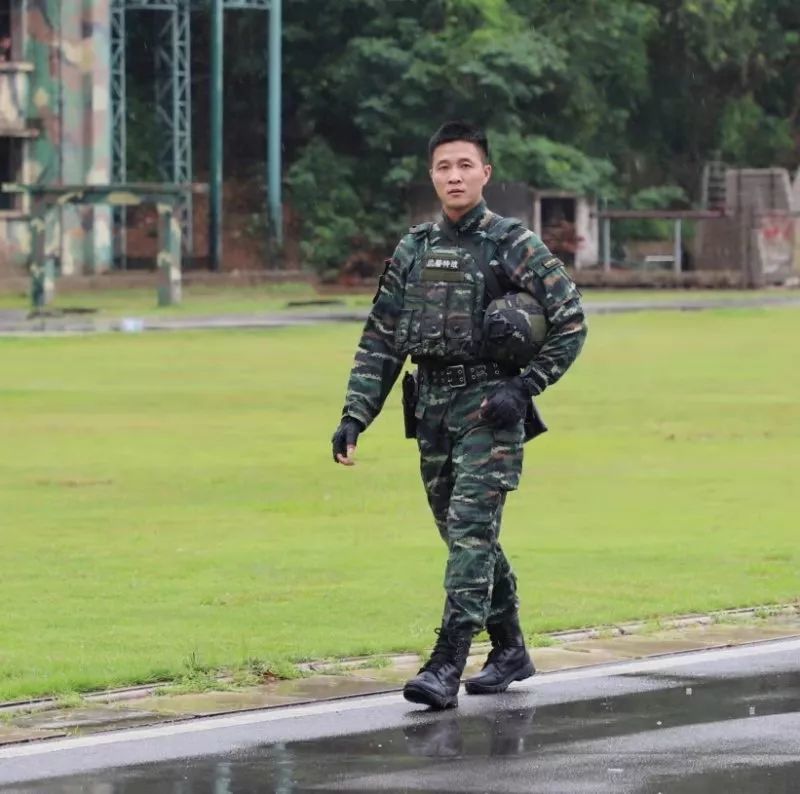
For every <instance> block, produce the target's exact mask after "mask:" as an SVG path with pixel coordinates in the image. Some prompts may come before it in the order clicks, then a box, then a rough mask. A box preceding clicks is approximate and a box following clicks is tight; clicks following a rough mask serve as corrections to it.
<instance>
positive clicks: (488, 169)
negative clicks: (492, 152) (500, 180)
mask: <svg viewBox="0 0 800 794" xmlns="http://www.w3.org/2000/svg"><path fill="white" fill-rule="evenodd" d="M483 176H484V179H483V184H484V185H485V184H486V183H487V182H488V181H489V180H490V179H491V178H492V166H491V165H490V164H489V163H486V164H485V165H484V166H483Z"/></svg>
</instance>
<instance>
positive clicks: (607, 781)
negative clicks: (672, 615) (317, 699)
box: [13, 672, 800, 794]
mask: <svg viewBox="0 0 800 794" xmlns="http://www.w3.org/2000/svg"><path fill="white" fill-rule="evenodd" d="M663 685H665V686H666V687H667V688H664V689H659V690H655V691H646V692H643V693H633V694H623V695H618V696H607V697H598V698H595V699H592V700H583V701H577V702H570V703H560V704H546V705H540V706H538V707H534V706H532V705H531V701H532V700H534V699H535V695H531V693H529V692H516V693H515V692H509V693H507V694H506V695H505V696H498V697H496V698H494V699H493V700H492V701H491V706H494V710H490V711H487V712H486V713H485V714H482V715H479V716H464V715H462V714H459V712H458V711H450V712H445V713H434V712H426V711H413V710H411V709H409V714H408V719H407V720H406V722H405V724H404V725H403V726H402V727H400V728H394V729H390V730H382V731H377V732H372V733H361V734H355V735H347V736H339V737H333V738H327V739H320V740H313V741H305V742H295V743H290V744H273V745H268V746H263V747H259V748H254V749H248V750H247V751H243V752H240V753H232V754H229V755H226V756H217V757H212V758H206V759H192V760H189V761H180V762H170V763H164V764H153V765H147V766H140V767H131V768H126V769H124V770H107V771H102V772H98V773H95V774H92V775H82V776H79V777H75V778H70V779H61V780H54V781H51V782H49V783H45V784H42V783H40V784H36V785H30V786H22V787H15V788H14V789H13V791H14V792H18V794H29V793H31V792H34V791H35V792H72V791H83V792H90V793H91V794H95V793H97V794H100V792H102V794H131V793H132V792H145V791H147V792H155V793H156V794H159V793H160V792H164V794H167V792H169V794H173V793H175V794H177V792H181V794H196V793H197V792H204V793H205V792H209V794H233V793H234V792H249V791H265V792H280V794H295V792H302V791H382V792H393V791H398V792H399V791H415V790H416V791H427V792H431V791H437V792H445V791H458V792H470V791H505V792H518V791H519V792H523V791H525V792H535V791H548V792H550V791H570V792H572V791H592V792H629V791H630V792H645V791H647V792H657V791H664V792H665V794H666V792H680V794H693V793H694V792H703V793H704V794H706V793H707V792H718V791H724V792H726V794H732V793H733V792H775V793H776V794H777V793H778V792H781V794H783V793H784V792H785V793H787V794H788V792H794V791H800V673H798V672H785V673H777V674H771V675H764V676H760V677H754V678H739V679H725V680H709V679H706V678H700V677H698V678H691V677H688V678H681V679H679V680H678V679H668V680H667V681H664V682H663ZM489 703H490V701H488V700H487V704H489ZM753 720H761V722H758V723H753V722H752V721H753ZM755 725H757V726H758V727H756V728H754V726H755Z"/></svg>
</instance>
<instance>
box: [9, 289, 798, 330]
mask: <svg viewBox="0 0 800 794" xmlns="http://www.w3.org/2000/svg"><path fill="white" fill-rule="evenodd" d="M584 305H585V308H586V311H587V313H588V314H590V315H591V314H621V313H627V312H643V311H647V312H652V311H702V310H708V309H747V308H768V307H800V294H781V295H774V296H773V295H757V296H753V297H752V298H748V297H741V298H726V297H724V296H721V297H719V298H703V299H698V300H691V299H690V298H688V297H687V298H682V299H676V300H664V301H657V300H651V301H600V300H589V301H586V302H585V304H584ZM368 312H369V309H368V308H361V309H350V310H340V311H330V310H320V311H313V312H308V311H306V312H296V311H285V312H264V313H263V314H262V313H259V314H219V315H202V316H199V315H198V316H189V317H135V316H131V317H116V318H103V317H94V316H92V315H91V314H89V315H86V314H83V315H78V316H73V315H69V314H64V315H56V316H48V317H34V318H28V316H27V312H26V311H24V310H19V309H6V310H0V335H5V336H18V335H34V336H35V335H49V334H91V333H108V332H112V331H115V332H123V333H124V332H127V333H140V332H143V331H194V330H215V329H230V328H282V327H287V326H297V325H314V324H316V323H330V322H334V323H341V322H358V323H363V322H364V320H365V319H366V317H367V314H368Z"/></svg>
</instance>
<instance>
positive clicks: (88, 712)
mask: <svg viewBox="0 0 800 794" xmlns="http://www.w3.org/2000/svg"><path fill="white" fill-rule="evenodd" d="M696 620H698V621H705V622H696V623H686V621H681V625H680V627H678V628H674V627H673V628H663V629H659V630H653V629H652V628H650V629H648V630H645V631H642V627H638V628H637V627H635V626H629V627H628V628H622V629H616V630H614V629H606V630H604V631H588V632H586V634H589V635H595V636H584V637H579V638H578V639H571V640H567V641H558V640H554V641H553V642H554V644H553V645H552V646H549V647H540V648H533V649H532V654H533V657H534V660H535V662H536V665H537V669H538V670H539V671H540V672H543V673H550V672H556V671H565V670H576V669H580V668H584V667H589V666H593V665H599V664H610V663H615V662H622V661H626V660H631V659H638V658H644V657H654V656H661V655H664V654H670V653H676V652H682V651H688V650H699V649H704V648H715V647H720V646H728V645H741V644H745V643H751V642H756V641H761V640H768V639H773V638H780V637H784V638H788V637H795V636H800V611H798V610H794V609H788V610H787V611H785V612H784V613H782V614H775V615H771V616H766V617H764V618H754V617H753V616H752V615H747V616H745V617H744V618H740V619H738V620H735V621H733V620H730V621H729V622H725V623H721V622H715V621H712V619H710V618H697V619H696ZM613 631H617V632H619V631H624V632H626V633H624V634H618V635H617V636H610V635H611V633H612V632H613ZM488 650H489V646H488V645H487V644H481V645H477V646H476V647H474V648H473V653H472V655H471V656H470V660H469V663H468V666H467V669H466V673H465V675H466V676H468V675H471V674H472V673H473V672H477V670H479V669H480V667H481V666H482V664H483V661H484V659H485V655H486V653H487V652H488ZM421 661H422V660H421V659H420V658H419V657H418V656H416V655H415V654H403V655H398V656H395V657H392V658H389V659H388V660H387V659H383V660H382V662H381V664H379V665H378V666H373V667H370V666H369V660H363V659H360V660H350V661H347V660H345V661H343V662H335V663H334V662H318V663H315V664H313V665H311V666H310V667H311V668H313V670H314V672H310V673H309V674H308V675H307V676H306V677H303V678H299V679H295V680H286V681H275V680H272V681H268V682H266V683H264V684H262V685H260V686H250V687H243V688H240V689H234V690H231V689H223V690H222V691H206V692H196V693H185V694H171V693H169V691H168V690H166V691H164V693H163V694H153V690H152V688H147V687H139V688H136V689H135V690H134V691H133V692H132V693H131V694H130V695H129V696H127V697H126V696H124V694H122V693H120V694H111V695H109V696H108V698H107V700H106V702H103V700H102V699H100V698H98V697H93V698H92V701H91V703H88V702H87V703H83V704H81V705H79V706H77V707H73V708H57V707H55V708H46V709H42V710H40V711H36V712H33V713H25V712H24V711H17V712H16V713H13V712H8V713H7V714H6V723H5V730H0V745H3V744H13V743H16V742H20V741H31V740H35V739H43V738H48V737H50V736H52V735H53V734H54V732H55V733H57V734H59V735H63V734H67V735H88V734H91V733H96V732H102V731H108V730H111V729H114V728H116V727H119V726H120V725H128V726H133V725H143V724H156V723H159V722H162V721H170V720H176V719H191V718H194V717H198V716H206V715H212V714H224V713H232V712H237V711H249V710H253V709H262V708H270V707H282V706H287V705H291V704H297V703H307V702H313V701H323V700H335V699H338V698H352V697H356V696H360V695H367V694H371V693H378V692H387V691H397V690H399V689H400V688H401V687H402V684H403V683H404V682H405V681H406V680H407V679H408V678H409V677H410V676H412V675H414V673H416V671H417V669H418V668H419V666H420V664H421ZM226 686H229V684H226Z"/></svg>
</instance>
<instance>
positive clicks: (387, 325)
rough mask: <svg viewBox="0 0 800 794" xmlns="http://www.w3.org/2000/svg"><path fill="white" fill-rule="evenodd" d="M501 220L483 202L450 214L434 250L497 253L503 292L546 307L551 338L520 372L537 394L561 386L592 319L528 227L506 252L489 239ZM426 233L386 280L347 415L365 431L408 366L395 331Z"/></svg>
mask: <svg viewBox="0 0 800 794" xmlns="http://www.w3.org/2000/svg"><path fill="white" fill-rule="evenodd" d="M497 218H498V216H497V215H496V214H495V213H493V212H491V211H490V210H489V209H488V208H487V207H486V203H485V202H481V203H480V204H478V206H476V207H475V208H474V209H472V210H470V212H469V213H467V215H465V216H464V217H463V218H461V219H460V220H459V221H458V222H456V223H452V222H451V221H450V220H449V219H448V218H446V217H445V216H444V215H443V216H442V217H441V218H440V219H439V221H438V222H437V223H435V224H434V225H433V227H432V229H431V230H430V232H428V239H429V241H430V244H431V245H437V244H441V245H445V246H448V245H452V244H453V242H452V241H456V242H464V243H472V244H473V245H474V243H475V241H476V240H477V241H478V243H479V244H480V245H482V246H486V253H487V255H489V254H490V253H491V251H494V255H493V256H492V258H491V259H490V261H489V265H490V267H492V269H493V270H494V272H495V275H496V276H497V278H498V281H499V283H500V285H501V287H502V288H503V289H505V290H506V291H508V292H518V291H524V292H529V293H531V295H533V296H534V297H535V298H536V300H537V301H538V302H539V303H540V304H541V305H542V307H543V308H544V312H545V316H546V318H547V322H548V325H549V329H548V333H547V338H546V339H545V342H544V344H543V345H542V348H541V350H540V351H539V353H538V354H537V355H536V357H535V358H534V359H533V360H532V361H531V362H530V364H528V366H527V367H525V369H524V370H522V372H521V373H520V376H521V378H522V379H523V382H524V383H525V386H526V387H527V388H528V390H529V392H530V394H531V396H535V395H537V394H541V393H542V392H543V391H544V390H545V389H546V388H547V387H548V386H550V385H552V384H553V383H555V382H556V381H557V380H558V379H559V378H560V377H561V376H562V375H563V374H564V373H565V372H566V371H567V369H568V368H569V366H570V365H571V364H572V362H573V361H574V360H575V359H576V358H577V356H578V353H580V350H581V347H582V346H583V342H584V339H585V338H586V330H587V329H586V321H585V318H584V314H583V308H582V306H581V302H580V292H579V291H578V288H577V287H576V286H575V284H574V283H573V281H572V279H571V278H570V277H569V276H568V275H567V272H566V270H565V269H564V267H563V264H562V263H561V261H560V260H559V259H557V258H556V257H555V256H553V254H551V253H550V251H549V250H548V248H547V246H546V245H545V244H544V243H543V242H542V241H541V240H540V239H539V238H538V237H537V236H536V235H535V234H534V233H533V232H531V231H529V230H528V229H525V228H524V227H518V228H516V229H514V230H512V231H511V232H510V233H509V235H508V237H507V238H506V239H505V240H503V241H502V242H501V243H500V245H499V246H497V247H495V245H494V244H493V243H491V242H490V241H488V240H486V239H485V237H484V235H483V231H484V230H485V229H486V228H488V227H489V225H490V224H491V223H493V222H494V221H495V220H496V219H497ZM425 236H426V235H425V234H420V233H415V232H414V230H413V229H412V231H411V232H409V234H407V235H405V236H404V237H403V238H402V239H401V240H400V242H399V244H398V246H397V248H396V249H395V251H394V254H393V255H392V258H391V259H389V260H387V264H386V270H385V271H384V273H383V275H382V276H381V278H380V283H379V286H378V292H377V293H376V295H375V300H374V302H373V306H372V311H371V312H370V314H369V317H368V318H367V322H366V325H365V326H364V331H363V333H362V335H361V340H360V341H359V343H358V349H357V351H356V355H355V362H354V364H353V369H352V371H351V372H350V380H349V382H348V385H347V395H346V397H345V404H344V409H343V415H345V416H351V417H353V418H354V419H358V420H359V421H360V422H361V423H362V424H363V425H364V426H365V427H367V426H369V424H370V423H371V422H372V420H373V419H375V417H376V416H377V415H378V413H379V412H380V410H381V408H382V407H383V403H384V401H385V399H386V397H387V395H388V394H389V392H390V391H391V388H392V386H393V385H394V383H395V381H396V380H397V377H398V375H399V374H400V371H401V369H402V367H403V357H402V356H400V355H398V354H397V352H396V349H395V345H394V334H395V326H396V325H397V319H398V317H399V315H400V311H401V309H402V306H403V292H404V289H405V284H406V279H407V277H408V274H409V272H410V271H411V269H412V267H413V266H414V264H415V261H416V260H417V259H418V255H419V254H420V252H421V251H422V250H423V248H424V246H425Z"/></svg>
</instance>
